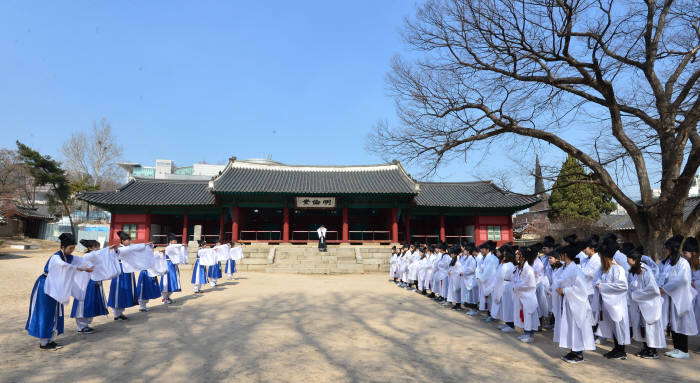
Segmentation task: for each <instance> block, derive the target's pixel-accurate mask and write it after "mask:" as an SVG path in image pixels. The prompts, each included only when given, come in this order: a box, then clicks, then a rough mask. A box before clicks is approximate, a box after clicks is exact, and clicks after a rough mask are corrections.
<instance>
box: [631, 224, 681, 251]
mask: <svg viewBox="0 0 700 383" xmlns="http://www.w3.org/2000/svg"><path fill="white" fill-rule="evenodd" d="M681 219H682V218H681ZM672 220H673V218H672V217H667V216H664V215H663V213H661V214H659V215H656V214H647V215H645V216H642V217H637V219H633V221H632V222H634V228H635V231H636V233H637V237H638V238H639V243H640V244H641V245H642V246H644V255H648V256H649V257H651V258H652V259H653V260H655V261H658V260H659V259H662V258H663V247H664V242H666V240H667V239H668V238H670V237H671V236H673V234H674V232H673V225H672V224H671V221H672ZM637 221H639V222H637Z"/></svg>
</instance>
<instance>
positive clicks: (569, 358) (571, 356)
mask: <svg viewBox="0 0 700 383" xmlns="http://www.w3.org/2000/svg"><path fill="white" fill-rule="evenodd" d="M561 359H562V360H563V361H564V362H566V363H582V362H583V355H579V354H577V353H575V352H573V351H572V352H570V353H568V354H566V355H565V356H562V357H561Z"/></svg>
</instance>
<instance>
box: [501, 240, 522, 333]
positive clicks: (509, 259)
mask: <svg viewBox="0 0 700 383" xmlns="http://www.w3.org/2000/svg"><path fill="white" fill-rule="evenodd" d="M517 267H518V265H517V262H516V259H515V250H514V249H513V248H512V247H511V248H510V249H507V250H504V252H503V270H502V271H503V280H504V282H505V285H504V286H503V296H502V297H501V310H500V311H501V318H500V319H501V320H502V321H503V322H505V326H501V331H503V332H513V331H515V319H514V318H515V316H514V314H513V310H514V309H513V306H514V304H515V303H514V297H513V276H514V275H515V270H516V269H517Z"/></svg>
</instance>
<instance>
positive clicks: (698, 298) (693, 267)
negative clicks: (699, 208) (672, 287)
mask: <svg viewBox="0 0 700 383" xmlns="http://www.w3.org/2000/svg"><path fill="white" fill-rule="evenodd" d="M699 247H700V246H698V240H697V239H695V238H693V237H688V238H686V239H685V242H683V258H685V260H686V261H688V263H690V271H691V277H690V279H691V282H690V286H691V287H692V288H693V289H694V290H695V300H694V301H693V312H694V313H695V323H696V324H697V327H698V329H700V257H699V256H698V255H699V254H700V253H699V252H698V251H699ZM695 353H697V354H700V348H698V349H697V350H695Z"/></svg>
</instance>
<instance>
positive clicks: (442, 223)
mask: <svg viewBox="0 0 700 383" xmlns="http://www.w3.org/2000/svg"><path fill="white" fill-rule="evenodd" d="M440 242H445V215H444V214H440Z"/></svg>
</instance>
